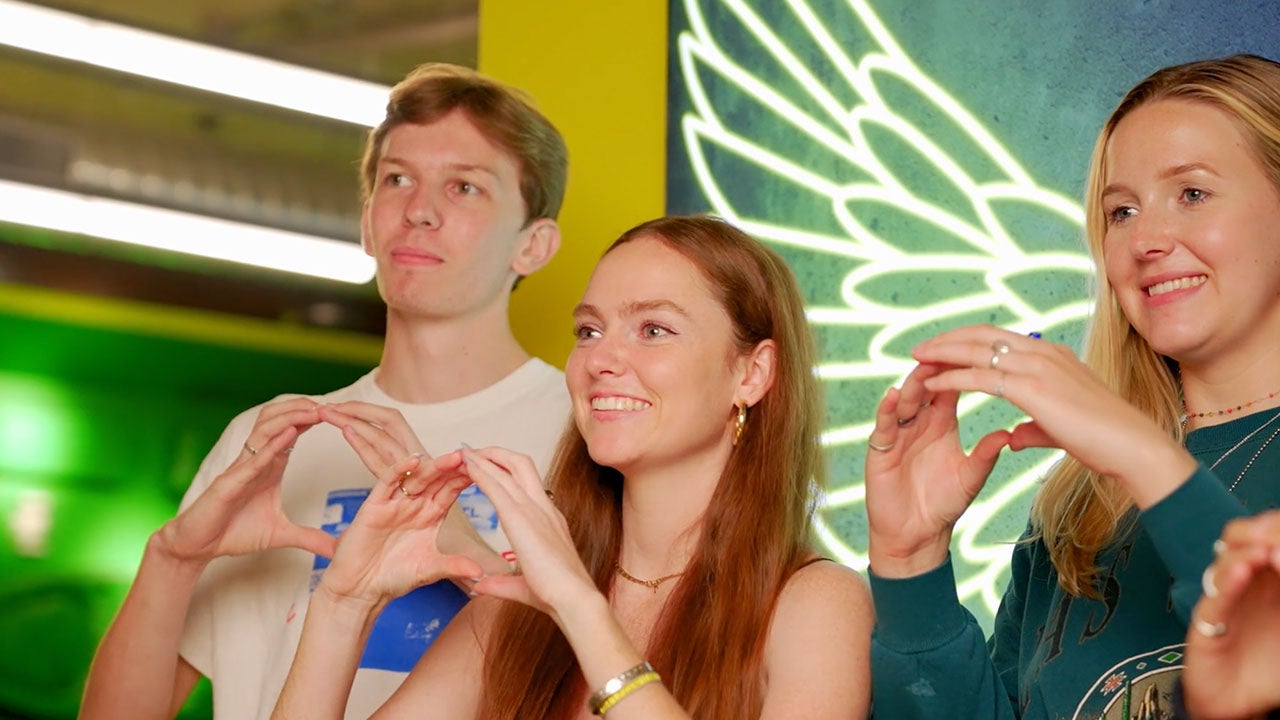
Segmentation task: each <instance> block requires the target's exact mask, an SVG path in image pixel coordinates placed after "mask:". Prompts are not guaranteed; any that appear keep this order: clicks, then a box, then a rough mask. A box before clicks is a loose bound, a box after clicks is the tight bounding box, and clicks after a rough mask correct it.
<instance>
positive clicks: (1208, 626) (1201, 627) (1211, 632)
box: [1191, 618, 1227, 638]
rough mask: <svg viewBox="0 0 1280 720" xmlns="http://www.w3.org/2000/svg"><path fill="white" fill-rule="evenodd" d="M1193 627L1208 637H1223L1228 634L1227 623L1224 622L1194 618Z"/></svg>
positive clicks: (1192, 620)
mask: <svg viewBox="0 0 1280 720" xmlns="http://www.w3.org/2000/svg"><path fill="white" fill-rule="evenodd" d="M1191 627H1193V628H1195V629H1196V632H1198V633H1200V634H1201V635H1203V636H1205V637H1207V638H1216V637H1222V636H1223V635H1226V634H1227V624H1226V623H1223V622H1217V623H1211V622H1206V621H1204V620H1201V619H1200V618H1192V619H1191Z"/></svg>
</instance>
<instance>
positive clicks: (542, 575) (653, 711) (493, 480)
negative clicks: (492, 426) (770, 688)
mask: <svg viewBox="0 0 1280 720" xmlns="http://www.w3.org/2000/svg"><path fill="white" fill-rule="evenodd" d="M463 454H464V456H465V457H466V460H467V468H468V473H469V474H470V475H471V477H472V478H473V479H474V480H475V482H476V484H477V485H479V486H480V489H481V490H483V491H484V494H485V495H486V496H488V497H489V500H490V501H491V502H493V505H494V507H495V508H497V510H498V516H499V517H500V518H501V520H502V525H503V527H504V528H505V529H506V532H507V537H509V538H510V539H511V543H512V545H513V546H514V548H515V550H516V554H517V555H518V557H519V558H520V565H521V574H517V575H502V576H489V577H486V578H484V579H483V580H481V581H480V582H478V583H476V585H475V592H476V593H478V594H480V595H490V596H493V597H495V598H501V599H504V600H510V601H515V602H520V603H523V604H525V605H529V606H532V607H534V608H536V609H538V610H540V611H542V612H545V613H547V615H549V616H550V617H551V619H552V620H554V621H555V623H556V625H557V626H559V628H560V631H561V632H562V633H564V636H565V638H566V639H567V640H568V641H569V645H570V646H571V647H572V648H573V652H574V655H575V656H576V657H577V659H578V667H579V668H580V669H581V670H582V675H583V678H584V679H585V681H586V685H587V688H588V690H589V691H590V692H592V693H594V692H595V691H596V690H597V689H599V688H601V687H602V686H604V684H605V683H606V682H607V681H608V680H609V679H611V678H613V677H615V676H617V675H619V674H621V673H622V672H624V671H626V670H628V669H630V668H632V667H635V666H636V665H638V664H640V662H641V661H642V660H643V657H642V656H641V654H640V652H639V650H637V649H636V647H635V646H634V645H633V644H632V642H631V640H630V638H629V637H628V636H627V634H626V632H625V631H624V630H623V629H622V626H621V625H620V624H619V622H618V620H617V618H616V617H615V616H614V614H613V610H612V608H611V607H610V605H609V600H608V598H606V597H605V596H604V595H603V594H602V593H601V592H600V591H599V590H597V589H596V586H595V583H594V582H593V581H592V579H591V577H590V576H589V575H588V574H587V570H586V568H585V567H583V565H582V561H581V559H580V558H579V557H578V551H577V549H576V548H575V547H574V545H573V540H572V538H571V537H570V535H569V528H568V525H567V524H566V522H565V519H564V516H563V515H561V514H560V512H559V511H558V510H557V509H556V507H555V506H554V505H553V504H552V503H551V501H550V500H549V499H548V498H547V496H546V494H545V492H544V490H543V486H542V480H541V478H539V477H538V473H537V469H536V468H535V467H534V465H533V462H532V461H531V460H530V459H529V458H528V457H526V456H523V455H520V454H518V453H513V452H510V451H507V450H502V449H499V448H487V449H485V450H482V451H475V450H464V451H463ZM688 717H689V715H688V714H687V713H686V712H685V711H684V710H683V709H682V708H681V707H680V705H679V704H678V703H677V702H676V701H675V698H673V697H672V696H671V694H670V693H669V692H667V690H666V688H665V687H664V686H663V685H662V683H659V682H650V683H649V684H647V685H644V686H642V687H640V688H639V689H637V690H635V691H634V692H633V693H631V694H629V695H627V696H626V698H625V700H623V701H621V702H619V703H618V704H617V705H616V706H614V707H613V709H611V710H609V720H661V719H665V718H682V719H687V718H688Z"/></svg>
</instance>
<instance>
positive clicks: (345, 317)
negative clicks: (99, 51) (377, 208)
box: [0, 0, 478, 333]
mask: <svg viewBox="0 0 1280 720" xmlns="http://www.w3.org/2000/svg"><path fill="white" fill-rule="evenodd" d="M477 2H478V0H429V1H428V2H423V1H422V0H217V1H216V2H215V1H214V0H114V1H112V0H62V1H59V2H44V3H39V4H42V5H46V6H49V7H53V8H56V9H60V10H65V11H68V12H73V13H76V14H80V15H86V16H90V17H94V18H99V19H102V20H107V21H111V22H115V23H119V24H125V25H130V26H134V27H138V28H142V29H147V30H152V31H155V32H159V33H163V34H167V35H175V36H179V37H183V38H186V39H190V40H195V41H198V42H203V43H207V44H212V45H218V46H222V47H226V48H230V49H234V50H239V51H242V52H247V53H251V54H254V55H261V56H265V57H270V58H273V59H277V60H282V61H285V62H290V63H294V64H299V65H304V66H308V67H313V68H317V69H321V70H327V71H330V72H335V73H339V74H343V75H350V76H353V77H358V78H361V79H365V80H370V81H373V82H378V83H382V84H387V85H390V84H393V83H394V82H395V81H396V80H398V79H399V78H400V77H402V76H403V75H404V74H405V73H406V72H407V71H408V70H409V69H411V68H413V67H414V66H415V65H417V64H419V63H421V62H426V61H446V62H453V63H458V64H463V65H469V66H472V67H474V66H475V61H476V30H477V8H476V4H477ZM365 132H366V130H365V128H362V127H358V126H354V125H350V124H346V123H342V122H340V121H331V120H323V119H318V118H315V117H312V116H307V115H302V114H296V113H291V112H289V111H285V110H280V109H276V108H271V107H267V106H262V105H257V104H254V103H250V102H247V101H240V100H233V99H228V98H224V97H222V96H217V95H212V94H207V93H202V92H199V91H194V90H189V89H184V88H180V87H176V86H172V85H167V84H163V83H159V82H154V81H149V80H145V79H142V78H138V77H135V76H130V75H123V74H117V73H113V72H110V71H106V70H99V69H95V68H92V67H89V66H85V65H80V64H76V63H72V62H69V61H62V60H57V59H53V58H50V57H47V56H42V55H37V54H33V53H28V52H25V51H20V50H16V49H12V48H7V47H5V46H0V178H7V179H15V180H21V181H24V182H32V183H37V184H42V185H49V186H54V187H63V188H68V189H75V190H79V191H82V192H87V193H91V194H98V195H105V196H113V197H121V198H124V199H129V200H134V201H140V202H145V203H150V204H156V205H162V206H170V207H177V208H179V209H184V210H190V211H195V212H200V213H203V214H208V215H214V216H221V217H230V218H232V219H238V220H244V221H249V222H253V223H257V224H263V225H270V226H276V227H282V228H285V229H290V230H297V231H302V232H307V233H310V234H317V235H323V236H327V237H334V238H340V239H345V240H349V241H353V242H354V241H356V240H357V239H358V220H357V218H358V210H359V202H358V197H357V193H358V181H357V177H356V173H355V167H356V163H357V160H358V158H359V155H360V152H361V149H362V145H363V140H364V135H365ZM0 282H9V283H18V284H24V283H25V284H31V285H40V286H46V287H53V288H58V289H62V290H68V291H73V292H81V293H92V294H102V295H112V296H117V297H125V298H132V299H138V300H145V301H155V302H164V303H169V304H174V305H180V306H188V307H197V308H204V309H210V310H216V311H220V312H229V313H237V314H248V315H254V316H258V317H266V318H277V319H280V318H285V319H289V320H290V321H294V322H298V321H301V322H306V323H314V324H317V325H328V326H336V327H341V328H345V329H354V330H360V331H363V332H370V333H380V331H381V324H382V322H383V318H382V311H381V307H380V305H379V303H378V302H377V300H376V294H375V293H374V291H373V289H372V288H371V287H368V286H365V287H358V288H357V287H353V286H344V285H341V284H338V283H331V282H325V281H312V280H307V279H302V278H299V277H298V276H292V275H287V274H284V273H274V272H268V271H253V270H246V269H243V268H241V267H240V266H235V265H232V264H230V263H219V262H214V261H208V260H202V259H196V258H188V257H186V256H178V255H175V254H173V253H163V252H160V251H149V250H140V249H137V248H130V247H129V246H121V245H116V244H113V243H100V242H97V241H92V240H86V239H84V238H72V237H67V236H61V235H58V234H55V233H49V232H41V231H32V230H28V229H24V228H18V227H16V226H12V225H0ZM335 299H336V300H339V301H341V303H342V304H343V305H344V307H345V311H344V312H341V313H334V312H333V311H332V307H333V306H334V302H333V301H334V300H335ZM315 306H324V307H326V308H328V310H327V311H326V312H324V313H315V312H313V310H312V309H313V308H314V307H315Z"/></svg>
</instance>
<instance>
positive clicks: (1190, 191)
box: [1182, 188, 1209, 205]
mask: <svg viewBox="0 0 1280 720" xmlns="http://www.w3.org/2000/svg"><path fill="white" fill-rule="evenodd" d="M1208 197H1209V193H1207V192H1205V191H1204V190H1201V189H1200V188H1187V189H1186V190H1183V191H1182V199H1183V200H1185V201H1186V202H1187V203H1188V204H1190V205H1196V204H1199V203H1202V202H1204V201H1205V200H1206V199H1207V198H1208Z"/></svg>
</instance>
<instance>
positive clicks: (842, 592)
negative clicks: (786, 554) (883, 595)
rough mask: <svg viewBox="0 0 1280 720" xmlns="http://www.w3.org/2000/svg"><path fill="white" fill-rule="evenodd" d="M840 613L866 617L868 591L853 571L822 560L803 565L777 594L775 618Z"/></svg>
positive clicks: (869, 612)
mask: <svg viewBox="0 0 1280 720" xmlns="http://www.w3.org/2000/svg"><path fill="white" fill-rule="evenodd" d="M844 612H856V613H858V614H859V615H867V616H868V618H869V617H870V614H871V612H872V610H871V591H870V590H869V589H868V586H867V581H866V580H865V579H864V578H863V577H862V576H861V575H860V574H858V573H857V572H856V571H854V570H853V569H851V568H849V567H846V566H844V565H841V564H840V563H837V562H834V561H832V560H825V559H823V560H818V561H816V562H811V563H810V564H808V565H805V566H804V567H802V568H800V569H799V570H797V571H796V572H795V573H794V574H792V576H791V577H790V578H789V579H788V580H787V584H786V585H785V586H784V587H783V589H782V594H781V595H779V597H778V607H777V610H776V611H775V618H777V619H782V620H787V619H789V616H791V615H795V616H796V617H795V618H794V619H803V618H806V617H809V616H810V615H811V614H812V613H844Z"/></svg>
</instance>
